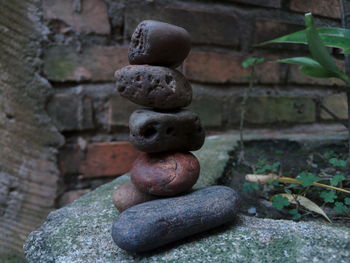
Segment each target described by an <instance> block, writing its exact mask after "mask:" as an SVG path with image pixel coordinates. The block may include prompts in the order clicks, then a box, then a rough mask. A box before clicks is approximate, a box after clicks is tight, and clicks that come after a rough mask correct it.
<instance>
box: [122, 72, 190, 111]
mask: <svg viewBox="0 0 350 263" xmlns="http://www.w3.org/2000/svg"><path fill="white" fill-rule="evenodd" d="M115 78H116V80H117V82H116V86H117V90H118V92H119V94H120V95H121V96H122V97H124V98H126V99H128V100H130V101H132V102H134V103H136V104H138V105H142V106H145V107H152V108H157V109H176V108H181V107H186V106H188V105H189V104H190V103H191V101H192V88H191V85H190V83H189V81H188V80H187V79H186V78H185V77H184V75H182V74H181V73H180V72H179V71H177V70H173V69H170V68H165V67H157V66H148V65H134V66H126V67H124V68H122V69H120V70H118V71H116V72H115Z"/></svg>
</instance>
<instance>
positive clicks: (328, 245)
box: [24, 136, 350, 263]
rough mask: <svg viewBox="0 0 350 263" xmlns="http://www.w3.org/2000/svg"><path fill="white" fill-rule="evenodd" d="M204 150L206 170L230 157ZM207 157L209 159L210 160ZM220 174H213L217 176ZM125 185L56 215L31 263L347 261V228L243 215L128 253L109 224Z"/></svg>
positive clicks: (28, 248)
mask: <svg viewBox="0 0 350 263" xmlns="http://www.w3.org/2000/svg"><path fill="white" fill-rule="evenodd" d="M233 140H234V139H233V137H232V136H228V137H216V138H210V140H209V141H210V144H208V145H207V146H208V147H210V146H215V145H218V144H220V147H221V146H223V147H224V148H225V147H227V144H228V142H230V141H233ZM214 148H215V147H214ZM225 149H226V148H225ZM205 151H206V152H205V153H204V154H203V152H202V154H200V153H198V155H200V156H201V157H200V158H199V159H200V160H201V161H202V162H203V166H206V168H209V170H210V168H212V167H213V166H215V167H216V168H218V167H217V165H218V163H217V162H216V160H217V159H216V157H217V156H220V154H223V155H226V156H227V154H226V153H225V151H226V150H225V151H219V152H216V151H213V152H210V151H208V149H206V150H205ZM205 156H206V157H208V158H210V159H208V160H206V157H205ZM219 159H221V158H220V157H219ZM209 160H210V161H211V162H209ZM226 160H227V159H226ZM206 161H208V162H207V163H206ZM225 163H226V161H225ZM214 170H215V169H214ZM204 171H207V169H206V170H204ZM219 171H220V170H215V172H216V173H218V172H219ZM221 172H222V170H221ZM210 175H213V174H210V172H209V173H205V174H202V176H201V177H203V176H209V177H210ZM201 177H200V178H201ZM207 179H208V178H206V179H205V180H204V181H201V182H200V181H198V183H197V184H198V185H200V186H201V187H203V186H205V185H206V184H207V183H208V182H209V181H210V182H214V181H215V179H214V181H213V178H212V179H209V180H207ZM200 180H201V179H200ZM127 181H128V178H127V177H126V176H122V177H120V178H118V179H116V180H115V181H113V182H111V183H109V184H106V185H104V186H102V187H100V188H98V189H97V190H95V191H93V192H91V193H89V194H87V195H86V196H84V197H82V198H80V199H79V200H78V201H76V202H74V203H73V204H72V205H69V206H67V207H64V208H62V209H60V210H57V211H55V212H52V213H51V214H50V215H49V220H48V221H47V222H46V223H45V224H44V225H42V227H41V228H40V229H38V230H37V231H35V232H33V233H32V234H31V235H30V236H29V238H28V240H27V243H26V245H25V248H24V250H25V254H26V257H27V260H28V261H29V263H34V262H35V263H47V262H55V263H65V262H74V263H86V262H97V263H102V262H103V263H107V262H108V263H112V262H130V263H131V262H135V261H138V262H169V261H170V262H198V263H199V262H222V263H226V262H242V263H245V262H258V263H260V262H261V263H262V262H279V261H283V262H286V263H295V262H328V261H329V259H330V258H331V259H332V261H334V262H339V263H347V262H348V258H349V256H350V254H349V248H350V230H349V228H345V227H341V226H337V225H336V224H333V225H329V224H325V223H321V222H308V223H305V222H300V223H295V222H292V221H286V220H271V219H258V218H253V217H246V216H241V217H240V218H239V220H238V221H237V223H236V224H234V225H231V226H227V227H223V228H219V229H216V230H213V231H211V232H209V233H205V234H201V235H197V236H195V237H192V238H190V239H187V240H184V241H182V242H178V243H176V244H173V245H171V246H168V247H167V248H165V249H161V250H157V251H156V253H144V254H141V255H137V254H129V253H127V252H125V251H123V250H121V249H119V248H118V247H117V246H116V245H115V244H114V242H113V240H112V238H111V223H112V221H113V220H114V219H115V217H116V216H117V213H116V209H115V208H114V206H113V204H112V202H111V193H112V192H113V189H114V188H115V187H116V186H118V185H120V184H123V183H125V182H127ZM205 182H207V183H205ZM96 244H99V245H96Z"/></svg>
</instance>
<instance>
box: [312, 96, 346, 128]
mask: <svg viewBox="0 0 350 263" xmlns="http://www.w3.org/2000/svg"><path fill="white" fill-rule="evenodd" d="M317 104H318V105H319V107H320V108H321V109H323V110H324V111H325V112H327V113H328V114H329V115H331V116H332V118H333V119H334V120H336V121H337V122H339V123H340V124H343V125H344V126H345V128H348V122H347V121H342V120H341V119H339V118H338V116H337V115H335V114H334V113H333V112H332V111H331V110H329V109H328V108H327V107H326V106H324V105H323V104H322V103H321V102H319V101H318V102H317Z"/></svg>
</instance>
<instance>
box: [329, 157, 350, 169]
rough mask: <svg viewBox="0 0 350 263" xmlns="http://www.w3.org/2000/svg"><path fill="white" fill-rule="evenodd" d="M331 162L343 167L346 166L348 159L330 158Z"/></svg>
mask: <svg viewBox="0 0 350 263" xmlns="http://www.w3.org/2000/svg"><path fill="white" fill-rule="evenodd" d="M329 163H330V164H331V165H333V166H336V167H342V168H344V167H346V161H344V160H341V159H338V158H332V159H330V160H329Z"/></svg>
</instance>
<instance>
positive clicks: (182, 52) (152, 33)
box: [129, 20, 191, 67]
mask: <svg viewBox="0 0 350 263" xmlns="http://www.w3.org/2000/svg"><path fill="white" fill-rule="evenodd" d="M190 49H191V38H190V35H189V34H188V32H187V31H186V30H185V29H184V28H181V27H178V26H175V25H171V24H168V23H163V22H160V21H153V20H146V21H143V22H141V23H140V24H139V25H138V26H137V27H136V29H135V32H134V33H133V34H132V37H131V43H130V46H129V62H130V64H136V65H141V64H148V65H155V66H164V67H177V66H179V65H180V64H181V63H182V62H183V60H184V59H185V58H186V57H187V55H188V53H189V52H190Z"/></svg>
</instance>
